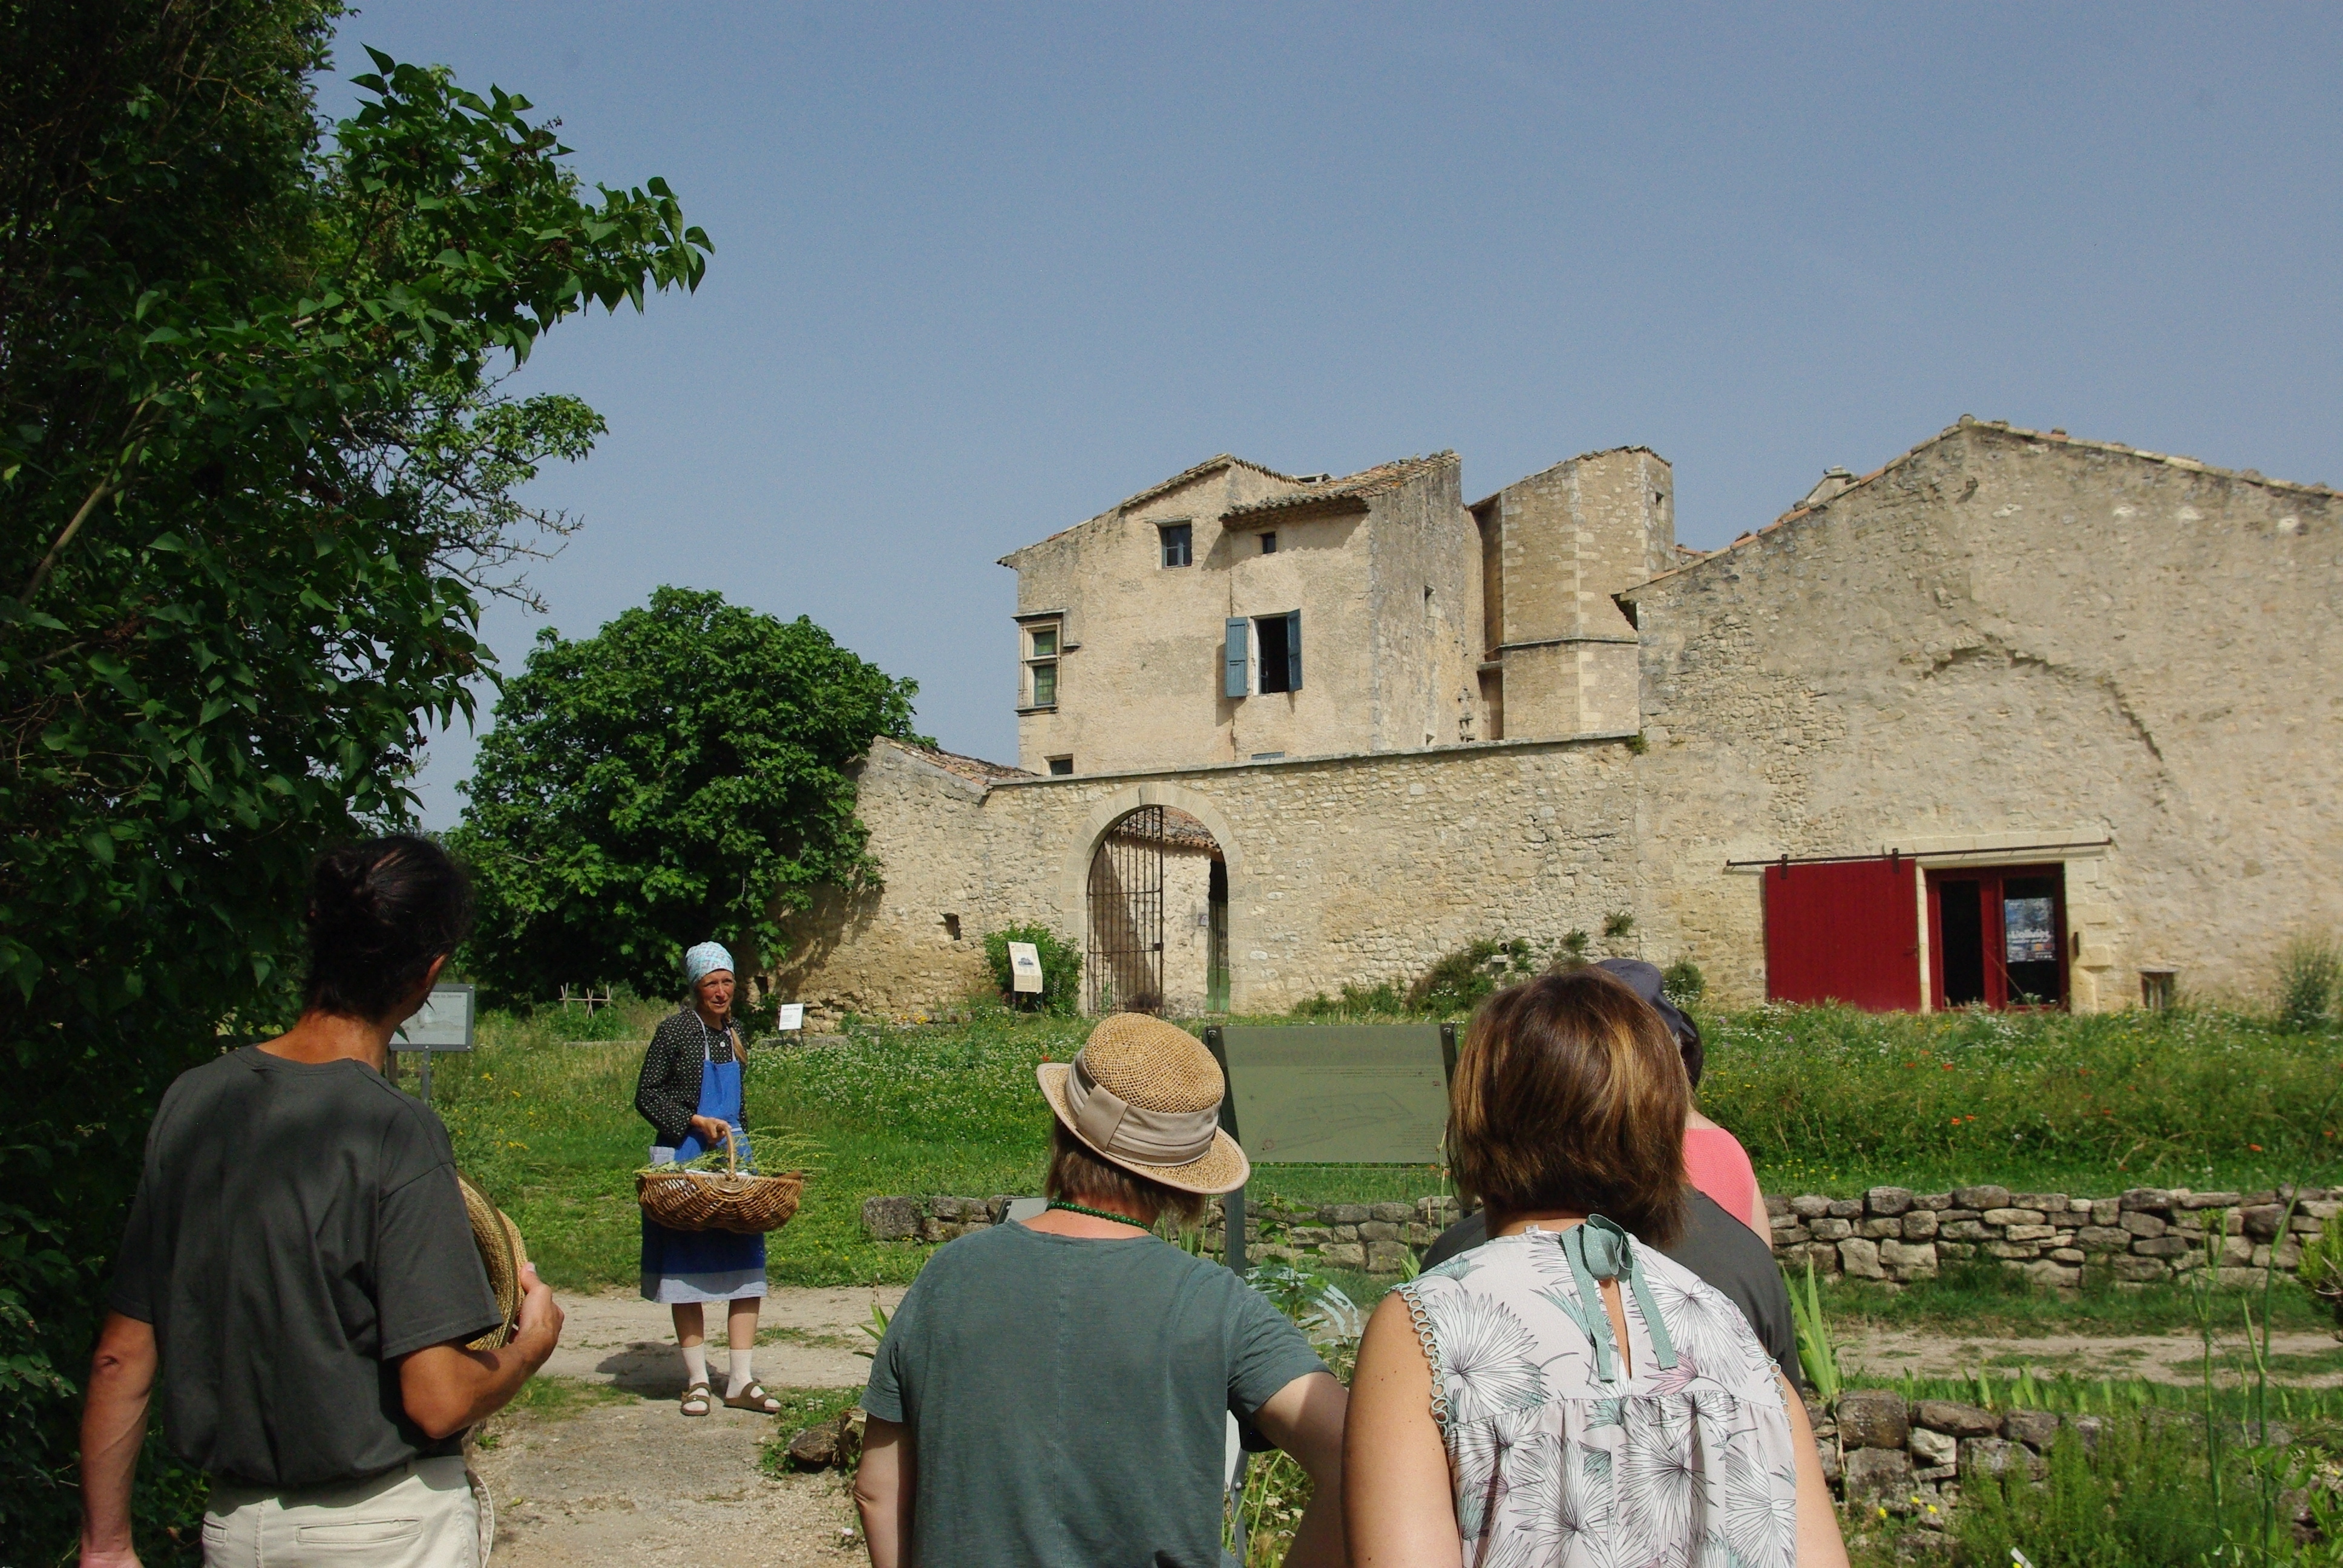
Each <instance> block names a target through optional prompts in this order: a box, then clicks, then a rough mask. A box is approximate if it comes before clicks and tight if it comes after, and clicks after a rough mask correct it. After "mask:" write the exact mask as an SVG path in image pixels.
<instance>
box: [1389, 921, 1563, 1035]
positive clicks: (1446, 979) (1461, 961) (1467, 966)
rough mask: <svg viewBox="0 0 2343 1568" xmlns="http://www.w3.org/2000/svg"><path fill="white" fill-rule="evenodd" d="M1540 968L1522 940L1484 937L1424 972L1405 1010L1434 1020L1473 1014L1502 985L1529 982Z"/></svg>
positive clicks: (1408, 995) (1409, 990)
mask: <svg viewBox="0 0 2343 1568" xmlns="http://www.w3.org/2000/svg"><path fill="white" fill-rule="evenodd" d="M1539 967H1540V966H1539V964H1538V960H1537V957H1536V955H1535V954H1534V953H1533V952H1532V951H1531V950H1530V945H1529V943H1527V942H1525V941H1523V940H1522V939H1521V938H1519V937H1515V938H1513V940H1511V941H1503V942H1501V941H1498V940H1495V939H1494V938H1492V937H1483V939H1482V940H1479V941H1477V942H1468V943H1466V944H1465V945H1464V946H1463V947H1461V948H1458V949H1457V950H1455V951H1454V952H1453V953H1447V954H1444V955H1443V956H1442V958H1441V959H1440V960H1439V961H1437V962H1436V963H1434V964H1433V966H1432V967H1431V968H1430V969H1428V970H1424V971H1423V974H1422V975H1421V976H1419V977H1418V978H1417V980H1416V982H1415V983H1414V984H1413V985H1412V986H1410V987H1408V990H1407V1009H1406V1010H1407V1011H1409V1012H1412V1013H1422V1014H1427V1015H1429V1016H1431V1017H1434V1018H1449V1017H1453V1016H1454V1015H1456V1014H1458V1013H1465V1012H1471V1011H1472V1010H1473V1009H1474V1008H1476V1007H1478V1006H1480V1005H1481V1003H1482V1002H1483V1000H1486V999H1487V997H1488V995H1489V993H1490V992H1492V991H1493V990H1496V989H1497V988H1498V987H1499V986H1506V985H1512V984H1513V983H1514V982H1515V981H1517V980H1527V979H1529V978H1530V977H1531V976H1532V975H1534V974H1535V973H1537V972H1538V969H1539Z"/></svg>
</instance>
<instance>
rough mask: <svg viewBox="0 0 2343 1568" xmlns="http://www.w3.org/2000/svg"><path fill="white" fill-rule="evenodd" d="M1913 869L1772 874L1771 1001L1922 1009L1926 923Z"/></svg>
mask: <svg viewBox="0 0 2343 1568" xmlns="http://www.w3.org/2000/svg"><path fill="white" fill-rule="evenodd" d="M1916 894H1917V889H1916V887H1915V886H1914V885H1913V881H1912V862H1911V861H1909V860H1906V859H1903V858H1902V857H1900V856H1891V857H1889V858H1886V859H1877V860H1833V861H1828V862H1825V863H1823V864H1809V865H1780V866H1769V867H1767V868H1766V869H1765V995H1766V997H1767V999H1768V1000H1774V1001H1795V1002H1824V1001H1839V1002H1845V1003H1846V1004H1847V1005H1849V1006H1851V1007H1859V1008H1865V1009H1867V1010H1870V1011H1873V1012H1889V1011H1895V1010H1906V1011H1909V1010H1916V1009H1917V1008H1918V1007H1919V1005H1920V929H1919V928H1920V917H1919V909H1918V900H1917V897H1916Z"/></svg>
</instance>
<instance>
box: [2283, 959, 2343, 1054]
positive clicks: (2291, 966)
mask: <svg viewBox="0 0 2343 1568" xmlns="http://www.w3.org/2000/svg"><path fill="white" fill-rule="evenodd" d="M2338 990H2343V949H2338V948H2337V947H2336V945H2335V944H2334V943H2333V942H2331V941H2328V940H2325V939H2324V938H2318V937H2298V938H2297V939H2295V940H2293V941H2290V942H2288V943H2287V945H2286V949H2285V950H2284V951H2283V952H2281V953H2279V954H2278V1021H2279V1022H2280V1023H2282V1024H2284V1025H2285V1026H2286V1027H2287V1028H2288V1029H2295V1030H2302V1031H2303V1032H2304V1033H2306V1034H2307V1033H2308V1032H2309V1031H2311V1030H2317V1029H2323V1028H2325V1027H2326V1025H2327V1022H2328V1019H2329V1018H2330V1017H2331V1016H2332V1010H2333V1008H2334V1005H2335V1001H2336V1000H2337V994H2338Z"/></svg>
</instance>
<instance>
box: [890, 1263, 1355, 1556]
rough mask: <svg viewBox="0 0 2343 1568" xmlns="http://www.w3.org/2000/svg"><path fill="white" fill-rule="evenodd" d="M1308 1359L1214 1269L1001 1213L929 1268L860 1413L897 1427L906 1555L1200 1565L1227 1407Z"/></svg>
mask: <svg viewBox="0 0 2343 1568" xmlns="http://www.w3.org/2000/svg"><path fill="white" fill-rule="evenodd" d="M1324 1370H1325V1367H1324V1363H1322V1362H1320V1361H1319V1359H1318V1356H1317V1354H1316V1352H1313V1351H1312V1350H1311V1348H1310V1342H1309V1341H1308V1340H1306V1339H1304V1338H1303V1337H1302V1332H1301V1331H1300V1330H1299V1329H1297V1328H1295V1327H1294V1326H1293V1325H1292V1323H1290V1322H1287V1321H1286V1320H1285V1319H1284V1318H1283V1317H1282V1316H1280V1315H1279V1313H1278V1312H1277V1309H1276V1308H1274V1307H1272V1306H1271V1305H1270V1304H1269V1302H1268V1301H1267V1300H1266V1299H1265V1298H1263V1297H1262V1295H1261V1294H1260V1292H1256V1291H1254V1290H1252V1288H1250V1287H1249V1286H1247V1285H1246V1284H1245V1282H1243V1281H1242V1280H1241V1279H1239V1278H1238V1277H1237V1276H1236V1275H1235V1274H1233V1273H1232V1272H1230V1271H1228V1270H1227V1269H1225V1268H1222V1266H1221V1265H1220V1264H1218V1263H1213V1262H1208V1261H1205V1260H1203V1259H1202V1258H1197V1257H1192V1256H1190V1255H1189V1254H1188V1253H1186V1252H1184V1251H1181V1250H1180V1249H1179V1248H1177V1247H1174V1246H1172V1245H1171V1244H1170V1243H1168V1242H1165V1241H1158V1240H1156V1239H1155V1238H1154V1237H1152V1236H1144V1237H1140V1238H1137V1239H1135V1240H1132V1241H1088V1240H1083V1239H1081V1238H1079V1237H1073V1236H1052V1235H1047V1234H1044V1233H1043V1232H1041V1231H1032V1230H1028V1229H1027V1228H1026V1227H1025V1226H1023V1225H1021V1224H1015V1223H1011V1224H1005V1225H996V1226H994V1227H992V1228H991V1229H990V1230H989V1231H977V1232H975V1233H973V1234H971V1235H968V1236H963V1237H961V1238H960V1240H959V1241H954V1242H952V1243H951V1244H950V1245H949V1246H947V1247H945V1248H943V1249H942V1250H940V1251H938V1252H937V1253H936V1255H935V1256H934V1257H932V1258H930V1259H929V1260H928V1264H927V1267H926V1268H924V1269H922V1270H920V1277H919V1279H918V1280H917V1281H916V1282H913V1284H912V1286H911V1289H910V1292H909V1293H908V1294H907V1295H905V1296H904V1298H903V1304H902V1305H901V1306H900V1307H899V1308H897V1309H896V1312H895V1315H894V1317H893V1318H892V1319H891V1320H890V1322H888V1325H887V1337H886V1339H885V1340H884V1341H882V1342H880V1346H879V1352H878V1354H877V1356H876V1357H875V1358H874V1360H873V1362H872V1366H871V1370H870V1387H869V1388H867V1389H865V1390H864V1391H863V1394H862V1408H863V1409H864V1410H866V1411H868V1412H870V1413H871V1414H872V1415H875V1416H878V1417H880V1419H881V1420H885V1421H892V1422H901V1423H902V1424H903V1425H905V1426H908V1427H909V1428H910V1436H911V1440H912V1443H913V1457H914V1462H915V1463H916V1465H917V1470H916V1476H917V1493H916V1501H915V1503H914V1505H913V1510H912V1516H911V1517H912V1536H913V1540H912V1561H914V1562H915V1563H922V1564H928V1565H930V1568H933V1565H938V1564H947V1563H949V1564H952V1565H953V1568H962V1565H967V1568H985V1565H988V1564H1001V1568H1009V1565H1011V1564H1018V1565H1023V1564H1034V1563H1041V1564H1051V1565H1055V1564H1060V1563H1063V1564H1068V1565H1070V1568H1071V1565H1076V1564H1079V1565H1081V1568H1157V1565H1159V1564H1161V1565H1162V1568H1217V1564H1219V1563H1221V1561H1222V1553H1221V1478H1222V1473H1223V1466H1224V1464H1225V1462H1226V1457H1227V1442H1228V1421H1227V1416H1228V1414H1230V1413H1233V1414H1234V1415H1235V1416H1236V1417H1237V1419H1238V1420H1240V1421H1245V1422H1250V1421H1251V1420H1252V1416H1253V1413H1254V1412H1257V1411H1258V1410H1260V1409H1261V1407H1262V1405H1263V1404H1265V1403H1267V1402H1269V1401H1270V1399H1271V1398H1272V1397H1273V1396H1274V1395H1275V1394H1276V1393H1277V1392H1278V1391H1279V1390H1280V1389H1282V1388H1283V1387H1285V1385H1286V1384H1288V1383H1290V1382H1292V1381H1293V1380H1294V1379H1295V1378H1298V1377H1303V1376H1306V1375H1308V1374H1309V1373H1311V1372H1322V1371H1324Z"/></svg>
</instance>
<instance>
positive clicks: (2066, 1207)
mask: <svg viewBox="0 0 2343 1568" xmlns="http://www.w3.org/2000/svg"><path fill="white" fill-rule="evenodd" d="M2292 1196H2293V1199H2294V1201H2295V1212H2294V1214H2293V1216H2292V1218H2291V1219H2290V1220H2288V1221H2287V1229H2286V1232H2285V1234H2283V1235H2281V1234H2279V1232H2278V1226H2279V1222H2280V1221H2281V1220H2284V1219H2286V1214H2285V1205H2286V1202H2287V1199H2288V1194H2286V1193H2281V1192H2191V1191H2187V1190H2185V1189H2183V1190H2178V1191H2167V1190H2165V1189H2160V1188H2146V1187H2141V1188H2134V1189H2133V1190H2132V1191H2127V1192H2124V1193H2121V1194H2119V1195H2117V1196H2116V1197H2113V1198H2070V1197H2068V1196H2067V1195H2066V1193H2064V1192H2012V1191H2009V1190H2008V1189H2007V1188H2006V1187H1961V1188H1956V1189H1955V1190H1954V1191H1950V1192H1914V1191H1910V1190H1909V1189H1907V1188H1903V1187H1875V1188H1873V1189H1872V1190H1871V1191H1869V1192H1867V1193H1865V1195H1864V1196H1863V1197H1861V1198H1824V1197H1818V1196H1804V1197H1795V1198H1771V1197H1769V1198H1768V1199H1767V1200H1766V1206H1767V1208H1768V1209H1770V1210H1771V1211H1773V1215H1774V1238H1773V1240H1774V1256H1775V1258H1776V1259H1777V1260H1778V1261H1780V1262H1781V1264H1782V1266H1783V1267H1784V1268H1785V1269H1786V1270H1789V1271H1792V1272H1793V1273H1794V1274H1797V1273H1802V1272H1803V1271H1805V1268H1806V1266H1807V1265H1808V1264H1809V1263H1812V1265H1813V1266H1814V1269H1815V1272H1816V1273H1819V1274H1839V1275H1844V1276H1845V1277H1847V1278H1850V1279H1861V1280H1876V1281H1879V1282H1883V1283H1884V1284H1886V1285H1889V1286H1891V1287H1892V1286H1895V1285H1899V1284H1907V1283H1910V1282H1913V1281H1916V1280H1926V1279H1934V1278H1935V1277H1936V1274H1937V1273H1938V1272H1939V1271H1941V1270H1942V1268H1943V1267H1944V1266H1945V1264H1946V1263H1948V1262H1956V1261H1961V1262H1965V1261H1970V1260H1973V1259H1985V1260H1988V1261H1997V1262H1999V1263H2000V1264H2001V1266H2002V1267H2003V1268H2005V1269H2009V1270H2012V1271H2017V1272H2020V1273H2023V1274H2025V1275H2026V1277H2027V1278H2028V1279H2030V1280H2033V1281H2035V1282H2037V1283H2040V1284H2043V1285H2046V1286H2052V1287H2072V1286H2077V1285H2080V1284H2081V1283H2082V1282H2083V1271H2084V1270H2085V1269H2086V1268H2092V1269H2104V1270H2106V1271H2107V1274H2108V1275H2109V1277H2110V1278H2111V1279H2113V1280H2114V1281H2116V1282H2118V1283H2125V1284H2147V1283H2151V1282H2160V1281H2170V1280H2173V1279H2176V1278H2177V1277H2179V1276H2181V1275H2182V1274H2185V1273H2187V1271H2190V1270H2192V1269H2195V1268H2197V1267H2200V1266H2202V1265H2203V1263H2204V1262H2205V1261H2206V1257H2207V1238H2208V1236H2209V1235H2211V1234H2214V1233H2216V1232H2217V1233H2218V1234H2219V1235H2220V1236H2221V1237H2222V1238H2223V1240H2222V1241H2221V1244H2220V1246H2221V1251H2220V1256H2219V1261H2218V1263H2217V1265H2216V1267H2217V1280H2218V1282H2219V1283H2221V1284H2224V1285H2232V1286H2235V1285H2254V1284H2258V1283H2260V1282H2262V1279H2263V1276H2264V1272H2265V1271H2267V1270H2268V1269H2269V1268H2271V1267H2272V1266H2275V1267H2277V1268H2278V1270H2279V1271H2292V1270H2294V1269H2296V1268H2298V1266H2299V1265H2300V1263H2301V1261H2302V1249H2303V1246H2304V1245H2305V1243H2307V1242H2308V1241H2314V1240H2316V1239H2317V1238H2318V1236H2319V1235H2320V1234H2321V1233H2322V1232H2323V1231H2324V1230H2325V1228H2326V1225H2327V1223H2328V1221H2331V1220H2333V1219H2334V1217H2335V1216H2336V1214H2337V1213H2338V1212H2343V1188H2333V1189H2328V1188H2304V1189H2302V1190H2300V1191H2298V1192H2295V1193H2293V1194H2292ZM1008 1201H1009V1200H1008V1199H1007V1198H1005V1197H1001V1198H991V1199H980V1198H951V1197H935V1198H922V1197H891V1198H871V1199H868V1200H866V1201H864V1203H863V1206H862V1222H863V1229H864V1231H866V1232H867V1233H868V1234H869V1235H870V1237H871V1238H872V1239H873V1240H874V1241H950V1240H951V1239H952V1238H953V1237H954V1236H958V1235H961V1234H963V1233H965V1232H966V1231H968V1230H969V1229H970V1228H971V1227H972V1226H977V1225H987V1224H991V1223H993V1222H994V1221H996V1220H997V1219H998V1218H999V1216H1000V1214H1001V1212H1002V1211H1003V1209H1004V1208H1005V1206H1006V1205H1007V1203H1008ZM1460 1217H1461V1211H1459V1209H1458V1208H1457V1206H1456V1201H1455V1200H1454V1199H1453V1198H1421V1199H1418V1200H1416V1201H1414V1202H1413V1203H1389V1202H1386V1203H1326V1204H1320V1205H1316V1206H1313V1207H1309V1208H1301V1207H1295V1206H1292V1205H1287V1204H1282V1203H1279V1202H1276V1201H1265V1202H1260V1203H1254V1204H1251V1205H1248V1207H1247V1209H1246V1211H1245V1255H1246V1256H1247V1257H1248V1258H1250V1259H1252V1260H1254V1261H1262V1260H1265V1259H1282V1260H1285V1261H1292V1262H1296V1263H1312V1262H1314V1263H1320V1264H1324V1265H1326V1266H1329V1267H1333V1268H1342V1269H1362V1270H1365V1271H1368V1272H1370V1273H1379V1274H1396V1273H1400V1272H1402V1271H1403V1266H1404V1261H1405V1259H1406V1257H1407V1254H1408V1252H1409V1251H1411V1250H1413V1251H1415V1252H1416V1253H1418V1254H1421V1252H1422V1251H1423V1249H1424V1248H1426V1247H1428V1246H1430V1245H1431V1244H1432V1241H1433V1238H1434V1237H1435V1236H1437V1235H1439V1234H1440V1232H1441V1231H1443V1230H1444V1229H1446V1228H1447V1227H1448V1226H1450V1225H1452V1224H1453V1223H1455V1221H1457V1220H1458V1219H1459V1218H1460ZM1226 1241H1227V1228H1226V1225H1225V1222H1224V1221H1223V1219H1222V1208H1221V1203H1220V1201H1219V1200H1218V1199H1214V1200H1213V1201H1212V1204H1211V1205H1210V1207H1209V1208H1208V1209H1207V1211H1206V1214H1205V1220H1204V1244H1205V1247H1206V1249H1207V1250H1208V1251H1213V1252H1219V1251H1222V1250H1223V1249H1224V1245H1225V1242H1226Z"/></svg>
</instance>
